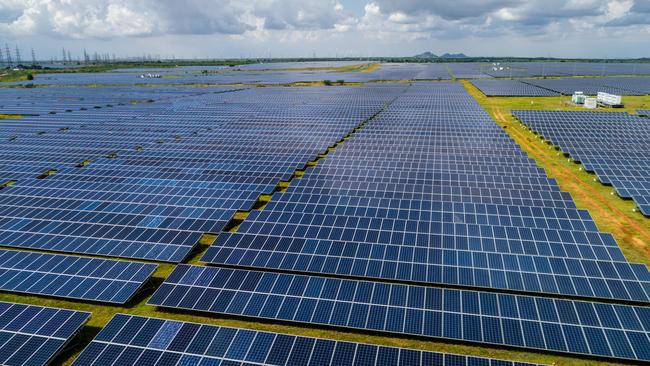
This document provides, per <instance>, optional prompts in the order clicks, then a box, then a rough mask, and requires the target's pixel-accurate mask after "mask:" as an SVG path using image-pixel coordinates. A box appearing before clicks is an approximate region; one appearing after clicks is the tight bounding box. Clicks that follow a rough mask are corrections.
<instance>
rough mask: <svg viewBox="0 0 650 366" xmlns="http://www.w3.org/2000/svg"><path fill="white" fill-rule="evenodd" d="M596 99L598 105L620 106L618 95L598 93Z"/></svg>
mask: <svg viewBox="0 0 650 366" xmlns="http://www.w3.org/2000/svg"><path fill="white" fill-rule="evenodd" d="M596 99H597V102H598V103H599V104H602V105H605V106H617V105H620V104H621V96H620V95H615V94H609V93H604V92H598V96H597V98H596Z"/></svg>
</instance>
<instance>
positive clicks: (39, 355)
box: [0, 302, 90, 366]
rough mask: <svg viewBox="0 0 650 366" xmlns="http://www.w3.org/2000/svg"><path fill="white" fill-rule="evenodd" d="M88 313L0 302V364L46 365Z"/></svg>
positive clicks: (77, 329) (74, 333) (84, 320)
mask: <svg viewBox="0 0 650 366" xmlns="http://www.w3.org/2000/svg"><path fill="white" fill-rule="evenodd" d="M89 317H90V313H87V312H83V311H74V310H65V309H57V308H48V307H42V306H35V305H23V304H14V303H9V302H0V364H2V365H12V366H13V365H34V366H36V365H47V364H49V363H50V361H52V359H53V358H54V357H55V356H56V355H57V354H58V353H59V352H61V351H62V350H63V349H64V347H65V345H66V344H68V343H69V341H70V340H71V339H72V338H73V337H74V336H75V335H76V334H77V333H78V332H79V330H80V329H81V327H82V326H83V325H84V324H85V323H86V321H87V320H88V318H89Z"/></svg>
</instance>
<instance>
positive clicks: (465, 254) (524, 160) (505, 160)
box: [202, 83, 650, 302]
mask: <svg viewBox="0 0 650 366" xmlns="http://www.w3.org/2000/svg"><path fill="white" fill-rule="evenodd" d="M202 261H204V262H208V263H213V264H225V265H234V266H244V267H255V268H269V269H276V270H291V271H301V272H310V273H328V274H336V275H345V276H355V277H370V278H381V279H390V280H400V281H412V282H424V283H435V284H442V285H454V286H471V287H482V288H498V289H502V290H510V291H523V292H534V293H553V294H563V295H571V296H581V297H595V298H609V299H618V300H634V301H641V302H648V301H649V300H650V283H648V279H649V278H650V273H649V272H648V270H647V268H646V267H645V266H644V265H641V264H635V263H627V262H626V259H625V257H624V255H623V253H622V251H621V250H620V248H619V247H618V245H617V243H616V241H615V240H614V238H613V237H612V236H611V235H610V234H608V233H602V232H600V231H599V230H598V228H597V226H596V224H595V222H594V221H593V219H592V218H591V216H590V215H589V213H588V212H587V211H584V210H578V209H576V207H575V204H574V203H573V200H572V198H571V196H570V195H568V194H566V193H564V192H561V191H560V189H559V187H558V185H557V183H556V182H555V181H553V180H550V179H548V178H547V176H546V173H545V172H544V171H543V170H542V169H541V168H539V167H538V166H537V165H536V163H535V162H534V161H533V160H531V159H530V158H528V157H527V156H526V155H525V153H524V152H523V151H521V149H520V148H519V146H517V145H516V144H515V143H514V142H513V141H512V140H511V139H510V138H509V137H508V135H507V134H504V133H503V131H502V130H501V129H500V128H499V127H498V125H496V124H495V123H494V121H493V120H492V119H491V118H490V117H489V115H488V114H487V113H486V112H485V111H484V110H483V109H481V108H480V106H479V105H478V104H477V103H476V101H474V100H473V98H471V96H469V95H468V94H467V92H466V91H465V89H464V88H463V87H462V86H460V85H458V84H444V83H436V84H430V85H427V84H423V85H421V84H414V85H412V86H410V87H409V89H408V90H407V91H406V92H404V93H403V94H402V95H400V96H399V97H398V98H396V99H395V101H394V102H393V103H392V104H390V105H388V106H387V107H386V108H385V109H384V110H383V111H382V112H381V113H380V114H379V115H378V116H376V118H374V119H373V120H372V121H371V122H369V123H367V124H366V125H365V126H364V128H363V129H360V130H358V131H357V132H356V133H355V134H354V135H353V136H352V137H351V138H350V139H349V140H348V141H346V142H345V143H344V144H342V145H340V146H338V147H337V149H336V150H335V151H332V152H330V153H328V155H327V157H326V158H325V159H323V160H321V161H319V162H318V165H317V166H315V167H313V168H310V169H307V170H306V171H305V173H304V174H303V175H302V176H301V178H300V179H296V180H293V181H292V182H291V184H290V185H289V186H288V187H287V189H286V191H284V192H282V193H276V194H274V195H273V197H272V199H271V201H270V203H269V204H268V205H267V206H266V207H265V208H264V210H263V211H261V212H252V213H251V214H250V215H249V216H248V217H247V219H246V220H245V221H244V222H243V223H242V224H241V225H240V226H239V227H238V229H237V232H236V233H223V234H221V235H220V236H219V237H218V239H217V241H216V242H215V243H214V244H213V245H212V246H211V247H210V248H209V249H208V251H207V252H206V253H205V255H204V256H203V258H202ZM608 268H617V269H616V270H613V271H610V270H609V269H608ZM619 269H620V270H619ZM623 273H634V275H633V276H631V277H628V276H627V275H622V274H623Z"/></svg>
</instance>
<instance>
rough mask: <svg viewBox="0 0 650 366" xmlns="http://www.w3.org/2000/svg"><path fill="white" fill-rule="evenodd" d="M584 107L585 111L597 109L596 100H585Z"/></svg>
mask: <svg viewBox="0 0 650 366" xmlns="http://www.w3.org/2000/svg"><path fill="white" fill-rule="evenodd" d="M584 106H585V108H587V109H595V108H596V107H598V102H597V101H596V98H585V102H584Z"/></svg>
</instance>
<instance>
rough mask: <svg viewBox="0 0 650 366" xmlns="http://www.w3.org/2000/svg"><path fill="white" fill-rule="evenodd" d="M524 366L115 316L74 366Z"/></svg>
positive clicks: (516, 363)
mask: <svg viewBox="0 0 650 366" xmlns="http://www.w3.org/2000/svg"><path fill="white" fill-rule="evenodd" d="M109 363H113V364H117V365H160V366H167V365H169V366H172V365H214V366H216V365H269V366H270V365H273V366H279V365H287V366H295V365H305V366H325V365H331V366H343V365H348V366H357V365H358V366H361V365H377V366H380V365H381V366H391V365H394V366H398V365H399V366H416V365H417V366H419V365H440V366H479V365H480V366H526V365H529V364H525V363H521V362H511V361H502V360H495V359H489V358H482V357H472V356H461V355H454V354H446V353H435V352H426V351H418V350H412V349H406V348H395V347H385V346H375V345H370V344H362V343H352V342H343V341H334V340H328V339H320V338H307V337H298V336H293V335H288V334H280V333H270V332H261V331H254V330H248V329H239V328H227V327H218V326H213V325H207V324H199V323H188V322H180V321H175V320H164V319H158V318H147V317H139V316H132V315H124V314H117V315H115V316H114V317H113V319H111V321H110V322H109V323H108V324H107V325H106V326H105V327H104V328H103V329H102V330H101V332H99V334H98V335H97V337H95V339H94V340H93V341H92V342H91V343H90V345H88V347H86V349H84V350H83V352H82V353H81V354H80V355H79V357H78V358H77V359H76V360H75V362H74V363H73V365H75V366H86V365H105V364H109Z"/></svg>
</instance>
